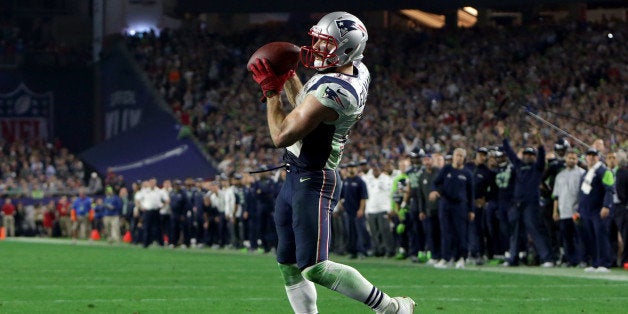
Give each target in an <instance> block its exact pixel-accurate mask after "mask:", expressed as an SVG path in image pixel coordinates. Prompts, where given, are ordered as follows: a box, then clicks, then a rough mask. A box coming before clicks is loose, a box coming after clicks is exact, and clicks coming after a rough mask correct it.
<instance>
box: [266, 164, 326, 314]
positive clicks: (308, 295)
mask: <svg viewBox="0 0 628 314" xmlns="http://www.w3.org/2000/svg"><path fill="white" fill-rule="evenodd" d="M291 178H292V177H291V176H290V175H288V176H287V177H286V182H285V183H284V185H283V187H282V189H281V192H280V193H279V196H278V197H277V200H276V203H275V217H274V218H275V225H276V228H277V237H278V243H277V262H278V263H279V270H280V271H281V275H282V276H283V278H284V284H285V287H286V294H287V295H288V300H289V301H290V305H291V306H292V309H293V310H294V312H295V313H318V308H317V307H316V297H317V295H316V287H314V284H313V283H312V282H311V281H309V280H306V279H305V278H303V276H302V275H301V270H300V269H299V268H298V267H297V266H296V261H297V259H296V248H295V237H294V232H293V229H292V208H291V207H290V204H289V202H287V201H286V200H289V199H290V197H291V194H292V193H291V190H292V189H291V186H290V182H291Z"/></svg>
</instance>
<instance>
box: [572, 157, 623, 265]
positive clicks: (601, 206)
mask: <svg viewBox="0 0 628 314" xmlns="http://www.w3.org/2000/svg"><path fill="white" fill-rule="evenodd" d="M586 161H587V167H588V170H587V172H586V174H585V175H584V177H583V178H582V184H581V186H580V202H579V206H578V211H579V213H580V218H581V219H582V224H583V226H584V232H585V237H584V241H585V248H586V253H587V254H586V255H587V256H588V257H590V258H591V266H589V267H587V268H585V271H587V272H592V271H596V272H604V273H605V272H609V271H610V270H609V268H610V267H611V264H612V257H611V248H610V235H609V226H610V220H611V212H610V209H611V207H612V205H613V191H614V190H613V188H614V184H615V182H614V181H615V180H614V178H613V173H612V172H611V171H610V170H608V168H606V166H604V164H603V163H602V162H601V161H600V153H599V151H598V150H597V149H595V148H593V147H591V148H589V149H588V150H587V151H586Z"/></svg>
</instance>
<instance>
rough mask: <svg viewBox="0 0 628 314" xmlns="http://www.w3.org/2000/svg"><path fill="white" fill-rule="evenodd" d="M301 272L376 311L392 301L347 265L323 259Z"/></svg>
mask: <svg viewBox="0 0 628 314" xmlns="http://www.w3.org/2000/svg"><path fill="white" fill-rule="evenodd" d="M303 274H304V276H305V277H306V278H307V279H309V280H312V281H313V282H315V283H318V284H320V285H322V286H324V287H327V288H329V289H331V290H334V291H338V292H340V293H342V294H344V295H346V296H348V297H350V298H352V299H354V300H357V301H360V302H362V303H364V304H366V305H368V306H369V307H370V308H372V309H373V310H376V311H381V310H383V309H385V308H386V307H388V305H389V304H390V302H391V301H392V299H391V298H390V297H389V296H388V295H387V294H386V293H384V292H382V291H381V290H379V289H378V288H377V287H375V286H373V284H371V283H370V282H369V281H368V280H366V278H364V276H362V274H360V272H358V271H357V270H356V269H355V268H353V267H350V266H347V265H343V264H338V263H335V262H332V261H323V262H320V263H318V264H316V265H313V266H310V267H308V268H306V269H305V270H304V272H303Z"/></svg>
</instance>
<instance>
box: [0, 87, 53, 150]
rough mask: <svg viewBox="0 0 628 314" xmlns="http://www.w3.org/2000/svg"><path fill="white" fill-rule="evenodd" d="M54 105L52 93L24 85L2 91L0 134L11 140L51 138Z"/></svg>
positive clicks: (0, 96)
mask: <svg viewBox="0 0 628 314" xmlns="http://www.w3.org/2000/svg"><path fill="white" fill-rule="evenodd" d="M53 108H54V98H53V94H52V92H46V93H42V94H38V93H35V92H33V91H31V90H30V89H28V87H26V85H24V84H20V85H19V86H18V87H17V88H16V89H15V90H14V91H12V92H10V93H6V94H0V136H2V138H3V139H4V140H6V141H8V142H13V141H15V140H31V139H41V140H50V138H51V135H52V121H53V118H52V113H53Z"/></svg>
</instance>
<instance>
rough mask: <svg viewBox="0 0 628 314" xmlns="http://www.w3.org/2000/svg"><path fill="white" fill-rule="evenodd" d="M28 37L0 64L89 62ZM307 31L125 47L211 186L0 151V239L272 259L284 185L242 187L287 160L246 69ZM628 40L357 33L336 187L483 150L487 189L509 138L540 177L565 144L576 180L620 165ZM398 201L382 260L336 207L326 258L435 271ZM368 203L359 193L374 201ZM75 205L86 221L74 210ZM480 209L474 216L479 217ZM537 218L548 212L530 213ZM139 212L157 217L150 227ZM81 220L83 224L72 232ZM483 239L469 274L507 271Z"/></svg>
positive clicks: (197, 34) (596, 30) (523, 29)
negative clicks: (365, 78) (356, 88)
mask: <svg viewBox="0 0 628 314" xmlns="http://www.w3.org/2000/svg"><path fill="white" fill-rule="evenodd" d="M40 22H41V21H40ZM38 25H40V26H41V27H40V28H37V27H36V28H35V29H39V31H37V32H32V33H20V31H19V28H18V27H17V26H15V25H10V24H8V25H7V24H6V23H5V25H2V27H1V28H0V29H1V30H2V32H1V33H0V60H4V61H6V60H19V58H20V56H21V55H22V54H24V53H26V52H28V51H35V52H37V53H42V54H47V55H49V57H50V58H53V59H55V58H56V59H55V60H57V61H54V62H53V63H55V62H56V63H59V62H61V63H68V62H79V63H80V62H82V61H81V60H84V59H85V58H86V55H87V53H85V52H81V51H80V50H78V51H77V50H74V49H69V48H68V49H65V48H64V47H65V46H64V44H63V43H54V42H52V43H49V42H44V41H42V40H41V39H40V38H37V34H41V33H42V32H45V26H46V23H45V21H44V22H41V23H40V24H38ZM42 27H43V29H41V28H42ZM307 27H308V26H306V25H298V24H297V25H295V27H293V28H286V27H284V25H280V24H278V25H275V24H270V25H264V26H256V27H253V28H248V29H245V30H243V31H237V32H225V33H217V32H213V31H208V30H207V29H206V28H205V27H204V22H203V21H200V20H198V21H194V20H192V21H190V22H189V23H187V24H185V25H184V26H183V27H181V28H179V29H167V28H166V29H162V30H161V32H160V33H159V36H158V35H157V33H155V32H153V31H147V32H142V33H137V34H134V35H127V36H125V38H124V41H125V43H126V47H127V49H128V51H129V52H130V53H131V54H132V56H133V58H134V60H135V62H136V63H137V65H139V67H140V68H141V69H142V70H143V72H144V74H145V75H146V77H147V78H148V80H149V81H150V82H151V83H152V85H153V87H154V89H155V90H156V91H157V93H158V94H159V95H160V96H161V97H163V99H164V100H165V102H166V103H167V104H168V105H169V107H170V109H171V111H172V114H173V115H174V116H175V117H176V119H177V121H178V122H179V124H180V126H181V133H182V135H185V136H190V137H195V138H196V139H198V140H199V142H200V143H201V145H202V146H203V148H204V149H205V150H206V152H207V153H208V154H209V156H211V158H212V159H213V161H214V162H215V164H216V167H217V169H218V172H219V173H221V175H220V176H217V177H216V178H188V179H185V180H174V179H173V180H165V181H163V182H155V180H148V179H147V180H146V181H145V182H125V179H124V177H123V176H121V175H118V174H116V173H114V172H108V173H97V172H92V170H89V169H87V168H88V167H86V166H84V165H83V161H81V160H80V159H79V158H77V157H76V156H75V155H74V154H73V152H70V151H69V150H68V149H67V148H65V147H64V145H63V143H61V141H55V142H54V143H46V142H44V141H41V140H37V139H32V140H29V139H22V140H17V141H12V142H9V141H7V140H5V139H0V145H1V146H2V147H1V150H0V175H1V181H0V195H1V196H2V198H3V199H4V203H5V205H4V206H3V216H5V217H6V216H14V218H15V228H14V229H15V233H13V232H10V235H14V234H15V235H38V236H64V237H73V238H89V237H90V234H88V233H89V232H88V231H91V230H97V231H98V233H99V234H103V235H104V236H105V237H106V238H107V239H108V240H109V241H111V242H119V241H122V240H123V238H124V235H126V234H127V232H128V234H129V236H128V237H127V240H129V241H130V242H133V243H136V244H142V245H144V246H148V245H150V244H151V243H152V242H153V240H155V241H157V243H159V244H161V245H170V246H171V247H203V246H209V247H215V248H223V247H232V248H237V249H242V248H244V249H247V250H251V251H258V249H259V250H260V251H265V252H270V251H272V250H273V247H274V242H275V241H276V239H275V238H274V231H273V222H272V218H271V217H272V210H273V209H272V202H273V199H274V196H275V195H276V193H277V191H278V190H279V188H280V186H281V182H282V171H283V170H281V169H280V170H276V171H270V172H266V173H262V174H256V175H251V174H249V173H248V172H249V171H254V170H258V169H265V168H266V169H267V168H269V167H273V166H277V165H281V164H282V160H281V156H282V153H283V151H282V150H278V149H275V148H274V147H273V145H272V142H271V140H270V137H269V136H268V130H267V126H266V120H265V104H264V103H262V102H260V101H259V96H260V95H259V90H258V86H257V85H256V84H254V82H253V81H252V79H251V78H250V74H249V73H248V72H247V70H246V68H245V65H246V62H247V60H248V57H249V56H250V55H251V53H252V52H253V51H254V50H255V49H256V48H257V47H260V46H261V45H263V44H265V43H267V42H270V41H289V42H293V43H295V44H298V45H306V44H309V42H307V41H308V38H307V36H306V33H305V31H306V30H307ZM627 38H628V24H627V23H626V22H623V21H619V20H604V21H601V22H595V23H593V22H586V23H585V22H562V23H553V22H545V23H539V24H537V25H528V26H520V27H495V28H469V29H457V30H456V31H452V30H446V29H443V30H422V31H420V32H418V31H415V30H413V29H408V28H395V27H389V28H377V27H373V28H369V42H368V47H367V49H366V52H365V56H364V60H363V61H364V63H365V64H366V65H367V66H368V67H369V68H370V70H371V75H372V83H371V88H370V94H369V97H368V103H367V106H366V109H365V112H364V115H363V117H362V119H361V120H360V121H359V122H358V123H357V124H356V126H355V128H354V130H353V131H352V133H351V135H350V140H349V143H348V144H347V145H346V148H345V155H344V156H345V157H344V167H343V170H342V172H343V176H344V177H345V178H349V177H353V176H354V175H359V176H361V177H364V178H365V179H364V181H365V185H366V186H368V183H369V182H370V181H372V180H373V179H372V177H375V175H373V173H374V172H378V173H386V174H387V175H388V176H390V177H391V178H395V177H397V176H399V175H401V174H403V173H405V172H406V171H409V170H411V169H414V171H417V172H419V171H424V169H426V168H431V167H436V169H437V171H435V173H438V171H439V170H440V169H442V168H443V167H445V164H446V160H448V161H447V162H451V159H453V157H452V155H453V150H454V149H455V148H463V149H464V150H465V151H466V155H467V156H468V157H467V162H472V161H473V158H474V156H475V155H476V154H478V153H479V150H478V149H479V148H484V149H486V157H487V160H486V161H485V163H486V165H487V168H488V169H490V171H492V173H494V174H497V173H498V172H499V169H498V168H499V167H500V166H499V163H498V161H497V160H498V158H499V157H500V156H503V155H504V154H505V152H504V148H503V142H502V140H503V138H504V137H505V136H507V137H508V138H509V139H510V141H511V144H512V146H513V147H514V148H515V149H519V148H521V149H523V148H524V147H530V146H534V145H533V143H534V142H533V141H532V137H533V134H534V135H535V134H537V133H538V134H539V135H540V137H541V139H542V143H540V144H541V145H542V146H543V147H544V148H545V149H546V150H547V155H546V156H547V164H548V165H549V164H550V163H551V162H552V160H555V159H557V158H558V159H560V158H563V157H562V156H559V154H557V153H555V152H554V150H555V148H556V143H557V141H559V140H561V139H566V140H568V141H569V142H571V147H572V148H573V149H574V150H575V151H574V152H575V153H576V154H579V158H580V161H581V166H582V167H583V168H587V166H586V165H585V160H584V158H585V157H584V156H585V153H586V151H587V149H588V148H589V147H588V146H590V147H594V148H595V149H596V151H597V152H598V153H599V155H600V156H601V157H604V156H607V155H608V154H610V153H617V154H618V156H619V157H620V158H619V159H621V158H622V156H625V154H624V153H623V152H625V150H626V149H628V137H627V134H628V130H627V129H628V128H626V120H627V119H628V110H627V109H628V104H627V101H628V97H627V95H628V93H627V88H628V85H627V83H626V79H627V75H628V68H627V67H628V63H627V62H626V61H627V60H626V56H627V55H628V52H627V51H626V49H627V45H625V41H626V39H627ZM47 52H50V53H47ZM51 62H52V61H51ZM297 74H298V75H299V76H300V77H301V78H302V80H303V81H305V80H306V79H307V78H308V77H309V76H310V75H312V73H310V72H308V71H306V70H304V69H303V68H299V69H297ZM530 113H533V114H535V115H538V116H539V117H542V118H543V119H545V120H546V121H550V122H551V123H552V124H554V125H556V126H557V127H558V128H560V130H557V129H555V128H552V127H551V126H548V125H547V124H543V123H542V121H540V120H539V119H535V118H532V117H531V115H530ZM500 130H502V131H503V132H501V134H500ZM579 141H581V142H582V143H584V144H585V145H581V144H578V143H577V142H579ZM417 156H419V157H418V158H417ZM538 157H539V158H541V156H540V155H538ZM441 159H442V160H441ZM417 160H420V162H417ZM491 160H492V161H491ZM502 162H504V161H502ZM607 166H608V167H609V168H613V167H618V166H620V163H617V164H615V165H614V166H613V167H611V166H610V165H607ZM548 168H549V167H548ZM350 169H353V170H350ZM421 169H423V170H421ZM353 172H354V173H353ZM352 173H353V174H352ZM199 176H201V175H199ZM142 185H144V189H145V190H147V191H152V190H161V191H163V193H164V194H165V195H167V197H163V198H160V200H159V201H157V202H156V205H154V206H148V205H142V199H141V198H138V197H137V195H138V194H140V195H142V193H140V191H142ZM398 188H399V187H397V185H395V187H394V188H393V185H392V182H391V186H390V189H391V190H390V191H389V193H388V194H387V195H388V197H389V200H390V208H388V209H387V210H386V214H385V216H386V219H387V220H386V228H385V233H387V234H389V235H390V236H391V238H392V239H393V240H392V241H393V242H390V243H389V244H388V246H389V247H388V248H387V249H386V250H384V251H385V252H380V251H381V250H380V249H378V248H377V247H376V246H374V243H375V242H374V241H373V240H372V239H371V238H372V234H371V229H372V227H371V226H370V225H368V224H367V223H366V221H362V222H358V224H360V227H355V226H354V223H356V222H355V219H350V218H347V217H346V216H347V215H349V214H348V211H343V209H342V208H340V209H338V211H337V213H338V214H337V216H339V217H341V218H340V220H339V221H340V222H339V223H338V224H335V230H336V232H335V238H334V243H335V245H336V246H335V247H334V251H335V252H336V253H339V254H349V255H350V256H353V257H363V256H374V255H389V256H397V257H398V258H401V259H405V258H411V259H413V260H421V261H423V262H426V261H428V260H430V258H431V259H432V260H435V261H433V262H434V264H436V261H437V260H438V259H437V258H432V257H433V256H432V255H431V254H432V253H434V252H433V251H434V250H435V246H438V245H435V244H434V243H431V244H430V241H432V242H433V241H435V237H440V235H439V236H435V235H430V236H429V239H431V240H430V241H427V240H426V239H428V236H427V234H428V233H429V231H426V230H423V229H422V228H416V229H415V230H414V231H412V232H411V231H410V230H408V231H407V232H406V231H404V230H401V231H400V229H399V228H398V226H399V224H404V223H403V220H404V219H406V218H405V215H406V213H405V212H404V211H403V209H404V208H408V209H410V210H412V209H411V208H410V207H411V206H410V205H409V202H410V201H409V200H407V202H404V199H403V197H400V195H401V194H403V193H401V192H399V191H396V190H394V189H398ZM372 189H373V188H371V190H368V189H367V191H368V192H367V194H373V190H372ZM408 189H409V187H408ZM429 189H432V190H434V191H436V190H438V187H436V186H432V185H430V186H429ZM538 189H541V187H540V186H539V187H538ZM400 191H403V187H401V190H400ZM146 193H148V192H146ZM531 193H532V192H531ZM348 195H349V194H348ZM367 199H371V198H367ZM419 199H420V198H419ZM419 199H417V200H415V202H419ZM81 200H82V201H83V204H84V205H85V204H88V205H87V208H83V207H81V208H82V209H81V210H77V208H76V207H77V206H79V204H80V203H81ZM423 201H425V199H424V200H423ZM486 201H487V203H486V204H485V205H483V206H482V208H489V207H490V206H491V204H490V200H488V199H487V200H486ZM494 201H495V200H494ZM366 202H367V203H368V201H366ZM358 203H359V202H358ZM549 203H551V201H549V199H545V203H544V204H543V205H542V206H541V205H539V213H542V210H541V208H545V207H544V206H545V205H547V204H549ZM6 204H10V205H6ZM418 204H419V203H416V204H414V205H412V206H415V207H414V209H413V210H414V211H415V213H416V214H417V216H416V217H414V216H408V219H414V220H415V221H418V220H417V219H418V214H419V212H420V211H421V207H420V206H419V205H418ZM81 206H82V205H81ZM11 207H13V208H14V209H11ZM146 207H150V208H146ZM5 209H6V210H5ZM73 210H74V212H75V213H74V214H72V212H73ZM151 210H158V211H159V212H160V213H159V215H154V217H148V216H146V215H145V212H146V211H151ZM363 210H364V209H363ZM423 210H424V211H425V210H426V209H423ZM400 211H401V214H400ZM349 212H350V211H349ZM90 213H91V214H90ZM75 215H76V216H75ZM408 215H410V214H408ZM81 216H84V217H83V218H85V219H86V220H85V219H83V221H81V219H82V218H81ZM108 216H109V217H111V216H113V217H118V218H117V219H116V220H117V221H118V222H113V221H112V219H107V222H105V221H104V220H105V219H104V217H108ZM365 216H368V214H366V215H365ZM539 216H541V215H539ZM550 216H551V215H550ZM343 217H344V218H343ZM400 218H402V219H401V221H400ZM68 219H69V221H68ZM539 219H541V218H539ZM62 220H64V221H63V222H62ZM421 221H423V220H421ZM422 224H423V223H420V224H418V223H417V226H418V225H422ZM483 224H484V223H483ZM367 225H368V226H367ZM550 225H551V224H550ZM112 228H113V229H117V230H116V231H112ZM353 229H356V230H353ZM401 229H403V228H401ZM545 229H547V230H546V232H547V237H548V238H549V239H553V241H554V242H552V244H553V247H552V249H553V250H554V251H555V253H556V254H554V255H555V259H554V260H553V261H552V262H561V256H562V253H561V252H562V251H560V249H559V247H561V244H560V243H559V242H560V241H559V240H557V239H558V238H559V236H558V235H556V236H552V234H551V232H555V233H557V232H558V230H557V229H555V228H552V227H551V226H549V225H548V226H547V228H545ZM5 230H6V226H5ZM350 230H353V231H350ZM7 231H8V230H7ZM79 231H81V232H79ZM410 232H411V233H410ZM613 232H614V233H611V234H610V236H609V237H608V239H607V240H608V241H609V243H615V244H614V251H613V252H614V254H617V253H618V250H619V251H621V250H620V249H619V246H618V244H617V242H618V241H617V239H618V237H617V232H618V231H617V230H616V229H615V230H613ZM408 234H410V236H408ZM492 235H493V236H494V237H495V238H494V239H492V242H499V243H501V245H496V246H495V247H494V248H496V250H497V251H491V250H490V249H489V248H488V247H485V248H484V249H483V252H479V251H476V252H473V254H474V256H471V253H470V255H469V256H468V257H472V258H473V259H474V260H476V261H478V262H479V263H482V261H483V260H487V259H492V258H493V257H495V256H497V257H498V258H502V259H506V258H507V257H508V255H509V254H505V252H506V251H508V244H504V243H505V242H508V240H505V239H504V238H503V237H504V234H501V235H499V236H498V235H497V233H496V234H492ZM484 236H485V238H484V241H489V240H488V239H487V238H486V235H484ZM498 237H502V238H501V240H499V241H498V240H497V238H498ZM613 237H614V240H613ZM620 239H621V238H620ZM548 241H549V240H548ZM532 242H534V241H532ZM620 242H621V241H620ZM358 243H359V244H358ZM417 243H419V244H417ZM347 244H349V246H350V247H351V248H349V249H347V247H346V246H347ZM609 245H610V244H609ZM357 247H360V248H357ZM525 247H526V249H525V250H522V252H524V251H528V248H529V250H532V251H534V245H529V246H528V245H527V244H526V245H525ZM428 252H429V255H428ZM419 255H420V256H419ZM530 256H535V255H534V253H533V252H532V253H531V254H530ZM419 257H421V258H420V259H419ZM465 257H467V256H465ZM535 258H536V260H535V259H534V258H532V259H531V263H541V262H543V261H540V260H539V257H538V255H537V256H536V257H535ZM589 258H590V257H589ZM580 262H582V263H584V264H588V265H591V263H592V262H591V261H590V259H589V260H587V259H585V258H584V257H583V258H581V260H580V261H578V263H576V265H577V264H579V263H580ZM616 265H617V262H615V263H614V264H613V265H612V266H616ZM609 266H610V265H609Z"/></svg>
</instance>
